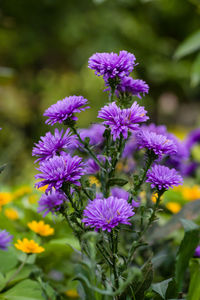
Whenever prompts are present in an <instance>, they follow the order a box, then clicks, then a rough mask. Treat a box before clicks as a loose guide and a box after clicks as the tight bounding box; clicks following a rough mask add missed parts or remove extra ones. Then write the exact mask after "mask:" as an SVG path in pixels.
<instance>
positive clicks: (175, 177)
mask: <svg viewBox="0 0 200 300" xmlns="http://www.w3.org/2000/svg"><path fill="white" fill-rule="evenodd" d="M146 182H150V183H151V187H152V188H155V187H156V188H157V189H159V190H162V189H166V190H167V189H169V188H170V187H173V186H174V185H176V186H177V185H179V184H182V182H183V179H182V177H181V176H180V175H179V174H178V172H177V171H176V170H175V169H169V168H168V167H165V166H160V165H154V166H153V167H152V168H151V170H149V171H148V172H147V180H146Z"/></svg>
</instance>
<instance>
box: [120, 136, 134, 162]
mask: <svg viewBox="0 0 200 300" xmlns="http://www.w3.org/2000/svg"><path fill="white" fill-rule="evenodd" d="M136 149H137V140H136V137H135V134H134V133H132V134H131V136H130V137H129V139H128V141H127V143H126V145H125V147H124V151H123V154H122V157H123V158H125V157H132V156H133V153H134V152H135V151H136Z"/></svg>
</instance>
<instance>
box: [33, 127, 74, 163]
mask: <svg viewBox="0 0 200 300" xmlns="http://www.w3.org/2000/svg"><path fill="white" fill-rule="evenodd" d="M77 146H78V141H77V137H76V136H75V135H71V134H70V130H69V129H67V130H66V132H65V133H64V135H63V129H62V130H61V131H60V132H59V130H58V129H57V128H56V129H55V132H54V135H53V134H52V133H51V132H47V133H46V135H45V136H42V137H41V140H40V141H39V142H38V144H36V143H35V147H34V148H33V151H32V155H33V156H36V157H39V158H38V159H37V160H36V161H35V162H37V161H44V160H48V159H50V158H52V157H53V156H54V155H57V154H60V153H62V150H67V149H68V150H70V149H71V150H72V149H74V148H76V147H77ZM64 153H65V152H64Z"/></svg>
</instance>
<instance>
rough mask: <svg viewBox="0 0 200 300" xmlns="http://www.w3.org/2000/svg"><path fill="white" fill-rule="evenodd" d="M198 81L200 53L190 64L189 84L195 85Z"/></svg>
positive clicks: (199, 77)
mask: <svg viewBox="0 0 200 300" xmlns="http://www.w3.org/2000/svg"><path fill="white" fill-rule="evenodd" d="M199 83H200V54H199V55H198V56H197V58H196V59H195V61H194V63H193V65H192V72H191V85H192V86H193V87H195V86H197V85H198V84H199Z"/></svg>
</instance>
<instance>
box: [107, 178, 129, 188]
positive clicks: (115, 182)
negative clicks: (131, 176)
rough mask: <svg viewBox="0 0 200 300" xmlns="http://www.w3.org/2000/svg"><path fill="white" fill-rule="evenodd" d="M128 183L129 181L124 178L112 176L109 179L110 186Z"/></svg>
mask: <svg viewBox="0 0 200 300" xmlns="http://www.w3.org/2000/svg"><path fill="white" fill-rule="evenodd" d="M127 183H128V181H127V180H126V179H123V178H110V179H109V180H108V186H113V185H119V186H124V185H125V184H127Z"/></svg>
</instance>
